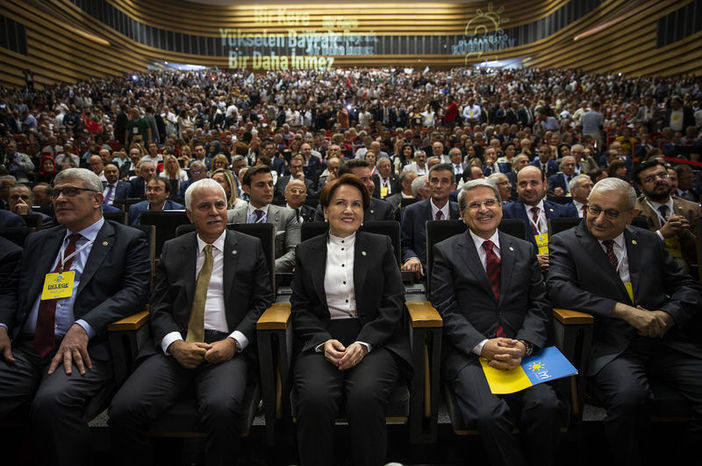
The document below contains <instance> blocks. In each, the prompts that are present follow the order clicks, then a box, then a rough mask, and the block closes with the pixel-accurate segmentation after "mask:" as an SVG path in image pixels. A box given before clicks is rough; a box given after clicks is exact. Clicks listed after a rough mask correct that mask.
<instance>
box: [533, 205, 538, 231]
mask: <svg viewBox="0 0 702 466" xmlns="http://www.w3.org/2000/svg"><path fill="white" fill-rule="evenodd" d="M531 220H532V222H533V223H532V224H531V231H533V232H534V234H535V235H538V234H539V229H538V225H539V208H538V207H532V208H531Z"/></svg>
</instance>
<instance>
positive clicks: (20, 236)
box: [0, 227, 36, 247]
mask: <svg viewBox="0 0 702 466" xmlns="http://www.w3.org/2000/svg"><path fill="white" fill-rule="evenodd" d="M35 231H36V229H35V228H32V227H7V228H0V236H2V237H3V238H5V239H9V240H10V241H12V242H13V243H15V244H16V245H17V246H19V247H24V240H25V239H27V236H28V235H29V234H30V233H33V232H35Z"/></svg>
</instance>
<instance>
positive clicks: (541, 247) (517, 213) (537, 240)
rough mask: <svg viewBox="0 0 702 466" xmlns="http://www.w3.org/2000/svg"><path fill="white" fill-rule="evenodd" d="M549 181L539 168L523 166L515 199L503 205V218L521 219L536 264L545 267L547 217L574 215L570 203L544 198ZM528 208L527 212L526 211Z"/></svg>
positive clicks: (546, 264) (573, 209)
mask: <svg viewBox="0 0 702 466" xmlns="http://www.w3.org/2000/svg"><path fill="white" fill-rule="evenodd" d="M547 190H548V183H547V182H546V177H545V175H544V172H543V171H541V169H540V168H539V167H534V166H531V165H530V166H528V167H524V168H522V169H521V170H519V172H518V173H517V195H518V196H519V200H518V201H513V202H509V203H507V204H506V205H505V206H504V208H503V209H504V217H505V218H520V219H522V220H523V221H524V223H526V225H527V230H528V231H530V232H531V234H530V235H529V241H531V242H532V243H533V244H534V245H535V246H537V247H538V258H539V265H540V266H541V268H542V270H543V269H545V268H547V267H548V219H549V218H554V217H577V216H578V212H577V211H576V210H575V207H574V206H573V204H565V205H561V204H557V203H555V202H551V201H547V200H545V199H544V197H545V196H546V192H547ZM527 211H528V213H527Z"/></svg>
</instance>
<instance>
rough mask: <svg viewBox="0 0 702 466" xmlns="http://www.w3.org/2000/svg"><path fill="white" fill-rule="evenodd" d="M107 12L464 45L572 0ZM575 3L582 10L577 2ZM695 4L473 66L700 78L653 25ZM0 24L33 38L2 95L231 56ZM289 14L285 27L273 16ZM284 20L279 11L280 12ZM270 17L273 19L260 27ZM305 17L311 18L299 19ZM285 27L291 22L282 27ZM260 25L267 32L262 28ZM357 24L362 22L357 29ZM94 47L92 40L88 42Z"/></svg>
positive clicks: (79, 27) (76, 29) (162, 22)
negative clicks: (474, 21) (333, 28)
mask: <svg viewBox="0 0 702 466" xmlns="http://www.w3.org/2000/svg"><path fill="white" fill-rule="evenodd" d="M108 1H109V2H110V4H111V5H113V6H114V7H115V8H117V9H119V10H120V11H122V12H124V13H125V14H127V15H129V16H130V17H131V18H133V19H135V20H137V21H140V22H143V23H144V24H147V25H150V26H153V27H156V28H163V29H167V30H169V31H177V32H183V33H191V34H195V35H199V36H204V35H207V36H210V37H219V28H220V27H223V28H225V27H230V28H239V29H242V30H247V31H250V32H252V31H258V30H261V29H263V28H265V29H267V30H268V31H269V33H276V32H277V33H287V31H288V30H289V29H294V30H299V31H301V32H302V31H306V30H310V29H314V30H317V31H320V30H323V26H325V24H326V25H327V26H328V25H329V24H328V23H323V21H325V20H327V21H328V20H329V18H330V17H333V18H335V19H336V20H337V23H335V24H337V25H341V26H343V25H344V24H346V25H349V24H350V25H352V26H353V28H352V29H353V33H354V34H355V33H358V34H360V35H363V34H370V33H371V32H372V33H373V34H376V35H379V36H383V35H400V36H403V35H406V36H421V35H433V36H436V35H444V34H445V35H452V36H455V35H463V33H464V29H465V27H466V21H467V18H469V17H471V16H472V15H474V14H475V11H476V10H477V9H482V10H484V11H488V10H490V11H501V12H502V13H501V14H502V17H503V18H508V19H509V21H508V22H506V23H504V24H502V27H504V28H510V27H514V26H518V25H526V24H531V23H534V22H535V21H538V20H541V19H543V18H546V17H548V16H549V15H551V14H552V13H553V12H555V11H558V9H559V8H561V7H562V6H563V5H565V4H567V3H568V0H553V1H547V0H540V1H535V2H523V1H521V0H519V1H518V0H507V1H504V2H497V1H496V2H492V3H490V4H488V2H480V3H468V4H461V3H412V4H405V3H401V2H388V3H368V4H363V3H356V2H349V3H348V4H314V5H311V4H307V5H305V4H297V3H289V4H285V5H282V6H280V7H278V6H275V5H265V7H266V9H265V10H261V9H257V8H258V7H256V6H254V5H244V6H241V5H240V6H234V7H216V6H203V5H201V4H192V3H188V2H182V1H175V0H150V1H140V0H108ZM571 1H577V0H571ZM690 1H691V0H659V1H656V2H653V3H652V6H651V7H650V8H648V9H647V10H645V11H644V12H641V13H639V14H635V15H633V16H632V17H631V18H628V19H627V20H626V21H624V22H622V23H620V24H617V25H616V26H614V27H611V28H608V29H605V30H603V31H600V32H598V33H595V34H593V35H592V36H590V37H588V38H587V39H583V40H580V41H573V38H574V37H575V36H576V35H578V34H581V33H583V32H585V31H588V30H589V29H591V28H593V27H594V26H596V25H598V24H600V23H602V22H603V21H604V20H607V19H609V18H611V17H612V16H616V15H617V14H619V13H620V12H622V11H627V8H628V7H629V6H630V5H631V3H632V2H629V1H627V0H606V1H605V2H603V3H602V4H601V5H600V6H599V7H597V8H595V10H593V11H591V12H590V13H588V14H586V15H584V16H583V17H581V18H580V19H578V20H577V21H574V22H573V23H571V24H569V25H567V26H566V27H564V28H562V29H560V30H559V31H557V32H556V33H554V34H552V35H551V36H549V37H547V38H545V39H542V40H539V41H535V42H532V43H529V44H526V45H521V46H517V47H512V48H509V49H505V50H500V51H498V52H491V53H489V54H484V55H480V56H478V55H473V56H470V57H469V58H468V62H467V63H468V64H472V63H475V62H481V61H484V60H502V59H513V58H522V59H525V62H524V63H525V65H526V66H530V67H547V68H576V69H581V70H584V71H587V72H597V73H609V72H621V73H625V74H627V75H643V74H656V75H674V74H678V73H697V74H699V73H701V72H702V33H697V34H694V35H691V36H689V37H687V38H684V39H683V40H680V41H678V42H675V43H673V44H670V45H667V46H665V47H660V48H658V47H657V46H656V42H657V41H656V38H657V35H656V34H657V21H658V19H659V18H661V17H663V16H664V15H666V14H668V13H671V12H673V11H675V10H677V9H678V8H681V7H682V6H684V5H686V4H688V3H690ZM0 8H1V9H2V14H3V15H5V16H6V17H8V18H10V19H12V20H14V21H17V22H19V23H22V24H24V25H25V27H26V31H27V46H28V47H27V48H28V51H27V55H22V54H20V53H15V52H12V51H10V50H7V49H3V48H0V62H1V63H0V64H1V65H2V66H0V85H3V86H21V85H23V84H24V78H23V75H22V69H25V68H29V69H31V70H32V71H33V72H34V77H35V81H36V83H37V85H38V86H42V85H47V84H51V83H56V82H60V81H75V80H80V79H89V78H91V77H103V76H109V75H113V76H118V75H121V74H123V73H127V72H132V71H143V70H146V68H147V66H148V65H149V64H150V63H153V62H156V61H169V62H174V63H190V64H196V65H205V66H218V67H220V68H228V66H229V62H228V57H226V56H218V57H213V56H201V55H193V54H185V53H176V52H170V51H166V50H162V49H158V48H154V47H149V46H147V45H144V44H141V43H138V42H136V41H134V40H132V39H130V38H128V37H126V36H124V35H123V34H121V33H119V32H117V31H115V30H113V29H111V28H109V27H105V26H104V25H102V24H100V23H99V22H97V21H96V20H95V18H92V17H91V16H89V15H87V14H86V13H85V12H84V11H82V10H81V9H80V8H78V7H77V6H76V5H74V4H73V3H72V2H71V1H69V0H26V1H23V0H0ZM279 8H285V10H284V11H285V13H286V14H289V15H290V16H289V17H285V18H289V21H290V22H292V23H295V21H296V19H295V18H297V19H298V20H299V21H302V22H307V23H306V25H300V24H298V25H295V24H292V25H291V24H285V21H283V22H281V21H280V19H282V18H283V17H280V18H279V17H278V16H276V14H277V13H276V12H278V9H279ZM281 11H282V10H281ZM266 12H274V15H273V16H270V17H266V18H265V19H264V20H262V15H264V14H266ZM304 13H309V16H307V17H305V16H302V15H303V14H304ZM286 20H287V19H286ZM262 21H263V22H262ZM354 21H356V22H354ZM91 37H93V38H96V39H95V40H92V39H91ZM334 58H335V60H334V66H335V67H337V66H342V67H343V66H414V67H415V68H420V69H421V68H424V67H425V66H427V65H428V66H429V67H430V68H432V69H445V68H450V67H453V66H463V65H464V63H466V58H465V57H464V56H461V55H413V54H401V55H400V54H392V55H391V54H377V55H373V56H369V55H363V56H337V57H334Z"/></svg>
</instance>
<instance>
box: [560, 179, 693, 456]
mask: <svg viewBox="0 0 702 466" xmlns="http://www.w3.org/2000/svg"><path fill="white" fill-rule="evenodd" d="M635 203H636V193H635V191H634V188H633V187H631V186H630V185H629V184H628V183H627V182H625V181H623V180H620V179H617V178H606V179H603V180H601V181H599V182H598V183H597V184H596V185H595V186H594V188H593V189H592V192H591V193H590V198H589V204H588V213H587V220H586V222H583V223H581V224H580V225H579V226H578V227H576V228H573V229H570V230H567V231H564V232H562V233H560V234H558V235H556V236H554V237H553V240H552V241H551V244H550V245H549V246H550V248H551V266H550V268H549V272H548V286H549V291H550V296H551V299H552V300H553V304H554V305H555V306H559V307H561V306H562V307H566V308H569V309H576V310H578V311H583V312H589V313H591V314H594V316H595V328H594V334H593V342H592V350H591V354H590V358H589V361H588V365H587V367H586V368H583V370H584V372H585V375H586V376H587V377H588V380H589V382H590V384H591V386H592V387H593V388H594V390H593V392H594V393H595V394H596V395H598V397H599V398H600V399H601V401H602V402H603V403H604V404H605V406H606V408H607V418H606V419H605V425H604V431H605V437H606V438H607V440H608V441H609V443H610V445H611V447H612V448H611V450H612V454H613V455H614V457H615V461H616V463H617V464H631V465H634V464H642V456H641V454H640V445H642V444H643V443H644V442H645V439H644V438H642V437H641V435H640V434H641V428H642V426H644V425H646V420H647V418H646V414H647V408H648V407H649V406H650V405H649V403H650V402H651V401H652V398H653V397H652V394H651V389H650V385H649V378H651V379H659V380H663V381H665V384H666V385H669V386H672V387H673V388H675V389H676V391H678V392H679V393H680V394H682V396H684V397H685V398H686V399H687V401H688V404H689V411H688V412H689V413H690V417H691V420H690V423H689V425H688V429H687V433H686V435H685V436H684V437H683V439H682V440H683V442H682V445H666V450H668V451H670V452H675V451H685V452H686V453H688V455H687V456H686V455H683V456H682V458H693V457H694V456H690V455H696V454H697V453H698V452H699V445H700V441H702V345H701V344H700V340H699V325H698V322H697V320H698V319H699V310H700V309H701V308H702V286H701V285H700V283H699V282H696V281H695V280H693V279H692V278H691V277H689V276H687V275H685V273H684V272H683V270H682V268H681V267H680V266H679V265H678V264H677V263H676V262H675V261H674V260H673V258H672V257H671V256H670V254H669V253H668V252H667V251H666V250H665V247H664V244H663V242H662V241H661V240H660V239H659V238H658V236H657V235H656V234H655V233H653V232H649V231H647V230H643V229H639V228H635V227H631V226H627V225H628V224H629V223H630V222H631V220H632V219H633V218H634V215H635V210H634V206H635ZM681 446H682V447H683V448H682V449H681V448H679V447H681ZM682 458H681V461H680V462H682ZM671 461H672V462H673V463H676V461H675V460H674V459H671Z"/></svg>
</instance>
